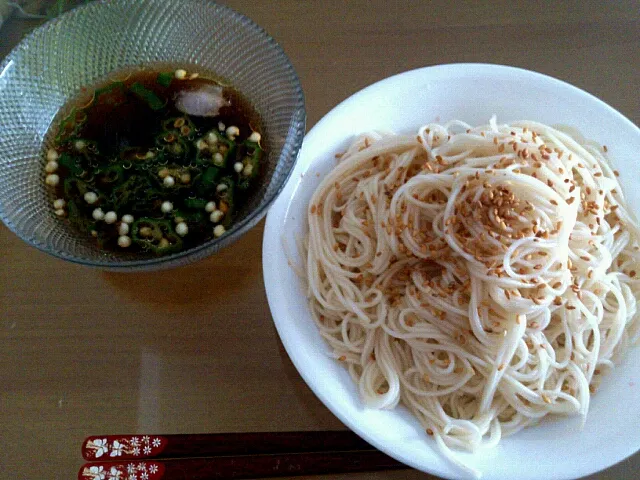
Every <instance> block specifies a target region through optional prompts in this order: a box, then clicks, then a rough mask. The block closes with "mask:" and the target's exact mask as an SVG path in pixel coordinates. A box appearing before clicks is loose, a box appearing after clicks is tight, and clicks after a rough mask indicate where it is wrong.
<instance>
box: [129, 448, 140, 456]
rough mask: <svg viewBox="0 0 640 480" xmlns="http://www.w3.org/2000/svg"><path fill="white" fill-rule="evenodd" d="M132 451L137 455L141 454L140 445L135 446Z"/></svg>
mask: <svg viewBox="0 0 640 480" xmlns="http://www.w3.org/2000/svg"><path fill="white" fill-rule="evenodd" d="M131 453H133V454H134V455H135V456H136V457H137V456H138V455H140V447H134V449H133V450H132V451H131Z"/></svg>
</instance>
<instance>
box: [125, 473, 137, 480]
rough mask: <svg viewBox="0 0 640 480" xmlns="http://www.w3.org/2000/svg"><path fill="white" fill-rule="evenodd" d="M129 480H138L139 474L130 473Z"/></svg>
mask: <svg viewBox="0 0 640 480" xmlns="http://www.w3.org/2000/svg"><path fill="white" fill-rule="evenodd" d="M127 480H138V476H137V475H136V474H135V473H132V474H131V475H129V478H127Z"/></svg>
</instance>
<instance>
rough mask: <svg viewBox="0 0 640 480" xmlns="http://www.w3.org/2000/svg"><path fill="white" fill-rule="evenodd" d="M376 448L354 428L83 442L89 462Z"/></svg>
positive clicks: (105, 438)
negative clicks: (357, 433)
mask: <svg viewBox="0 0 640 480" xmlns="http://www.w3.org/2000/svg"><path fill="white" fill-rule="evenodd" d="M349 450H360V451H371V450H373V451H375V448H374V447H372V446H371V445H369V444H368V443H367V442H365V441H364V440H362V439H361V438H360V437H359V436H357V435H356V434H355V433H353V432H350V431H315V432H270V433H213V434H195V435H101V436H91V437H88V438H86V439H85V441H84V442H83V444H82V456H83V458H84V459H85V460H88V461H96V460H98V461H123V460H145V459H152V458H153V459H160V458H188V457H216V456H223V455H233V456H239V455H265V454H285V453H286V454H292V453H306V452H339V451H349Z"/></svg>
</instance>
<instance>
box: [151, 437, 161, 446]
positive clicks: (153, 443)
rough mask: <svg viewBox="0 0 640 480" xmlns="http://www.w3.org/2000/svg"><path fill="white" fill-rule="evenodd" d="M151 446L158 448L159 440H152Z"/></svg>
mask: <svg viewBox="0 0 640 480" xmlns="http://www.w3.org/2000/svg"><path fill="white" fill-rule="evenodd" d="M151 445H153V446H154V447H159V446H160V439H159V438H154V439H153V442H151Z"/></svg>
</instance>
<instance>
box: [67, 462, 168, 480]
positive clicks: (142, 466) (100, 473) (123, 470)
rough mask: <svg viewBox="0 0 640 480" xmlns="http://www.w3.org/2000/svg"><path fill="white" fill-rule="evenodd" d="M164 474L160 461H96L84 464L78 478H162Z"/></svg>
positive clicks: (120, 479) (118, 479)
mask: <svg viewBox="0 0 640 480" xmlns="http://www.w3.org/2000/svg"><path fill="white" fill-rule="evenodd" d="M163 475H164V465H163V464H161V463H158V462H141V461H137V462H125V463H95V464H87V465H84V466H83V467H82V468H81V469H80V473H79V474H78V480H160V479H161V478H162V476H163Z"/></svg>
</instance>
